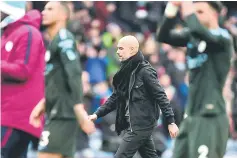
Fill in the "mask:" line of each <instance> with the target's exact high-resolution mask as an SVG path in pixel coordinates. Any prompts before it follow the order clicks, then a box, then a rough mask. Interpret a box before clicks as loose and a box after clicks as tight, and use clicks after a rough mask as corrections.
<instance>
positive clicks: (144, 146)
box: [115, 129, 158, 158]
mask: <svg viewBox="0 0 237 158" xmlns="http://www.w3.org/2000/svg"><path fill="white" fill-rule="evenodd" d="M152 131H153V129H152V130H146V131H133V132H131V130H129V129H127V130H125V131H124V133H123V134H122V142H121V144H120V146H119V148H118V150H117V152H116V154H115V158H132V157H133V156H134V155H135V153H136V152H137V151H138V152H139V154H140V155H141V156H142V158H158V155H157V153H156V150H155V145H154V142H153V139H152Z"/></svg>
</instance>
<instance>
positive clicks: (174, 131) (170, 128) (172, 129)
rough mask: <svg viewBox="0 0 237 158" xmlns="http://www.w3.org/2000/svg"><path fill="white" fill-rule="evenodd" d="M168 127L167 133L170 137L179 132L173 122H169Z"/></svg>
mask: <svg viewBox="0 0 237 158" xmlns="http://www.w3.org/2000/svg"><path fill="white" fill-rule="evenodd" d="M168 129H169V133H170V136H171V138H175V137H177V135H178V133H179V128H178V126H177V125H176V124H175V123H173V124H169V125H168Z"/></svg>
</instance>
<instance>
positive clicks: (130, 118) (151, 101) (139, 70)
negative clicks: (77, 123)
mask: <svg viewBox="0 0 237 158" xmlns="http://www.w3.org/2000/svg"><path fill="white" fill-rule="evenodd" d="M117 47H118V50H117V54H118V56H119V59H120V61H121V67H120V69H119V71H118V72H117V73H116V74H115V76H114V78H113V87H114V92H113V94H112V95H111V96H110V98H109V99H108V100H107V101H106V102H105V104H104V105H102V106H100V108H99V109H98V110H97V111H96V112H95V113H94V114H93V115H90V116H89V119H90V120H92V121H94V120H96V119H97V118H99V117H103V116H105V115H106V114H108V113H110V112H111V111H113V110H115V109H117V116H116V126H115V127H116V132H117V133H118V135H120V134H121V132H122V131H123V134H122V143H121V144H120V147H119V149H118V151H117V152H116V154H115V157H116V158H132V157H133V156H134V154H135V153H136V152H137V151H138V152H139V153H140V155H141V156H142V157H143V158H158V155H157V153H156V150H155V147H154V143H153V140H152V137H151V135H152V131H153V129H154V127H156V123H157V120H158V118H159V113H160V109H161V111H162V113H163V115H164V116H165V118H166V120H167V122H168V123H169V125H168V129H169V132H170V135H171V137H173V138H174V137H176V135H177V133H178V127H177V126H176V124H175V123H174V113H173V111H172V108H171V106H170V103H169V100H168V99H167V96H166V94H165V92H164V89H163V88H162V87H161V85H160V84H159V81H158V79H157V74H156V71H155V70H154V69H153V68H152V67H151V65H150V63H149V62H147V61H145V60H144V56H143V55H142V52H140V51H139V43H138V41H137V39H136V38H135V37H134V36H125V37H123V38H121V39H120V40H119V42H118V46H117Z"/></svg>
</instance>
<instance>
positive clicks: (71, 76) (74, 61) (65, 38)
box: [58, 30, 83, 105]
mask: <svg viewBox="0 0 237 158" xmlns="http://www.w3.org/2000/svg"><path fill="white" fill-rule="evenodd" d="M64 31H65V30H60V32H59V35H60V36H59V38H60V39H59V42H58V48H59V49H60V50H59V52H60V59H61V62H62V64H63V68H64V71H65V75H66V81H67V85H68V89H69V91H70V92H71V96H72V99H73V102H74V105H76V104H80V103H82V102H83V101H82V98H83V91H82V81H81V73H82V72H81V65H80V61H79V59H78V53H77V50H76V46H75V40H74V38H73V37H72V36H71V35H70V34H69V35H68V34H67V33H66V32H64Z"/></svg>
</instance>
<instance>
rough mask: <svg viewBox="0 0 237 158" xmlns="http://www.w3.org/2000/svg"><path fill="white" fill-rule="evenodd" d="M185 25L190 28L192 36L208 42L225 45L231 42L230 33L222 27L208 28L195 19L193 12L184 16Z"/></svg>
mask: <svg viewBox="0 0 237 158" xmlns="http://www.w3.org/2000/svg"><path fill="white" fill-rule="evenodd" d="M184 21H185V23H186V25H187V27H188V28H189V29H190V32H191V34H192V36H194V37H197V38H199V39H200V40H204V41H205V42H207V43H209V44H215V45H216V46H222V47H225V46H226V44H228V43H230V42H231V36H230V34H229V33H228V32H227V31H226V30H224V29H216V30H208V29H207V28H205V27H204V26H203V25H202V24H201V23H200V22H199V20H198V19H197V16H196V15H195V14H191V15H189V16H187V17H185V18H184Z"/></svg>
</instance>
